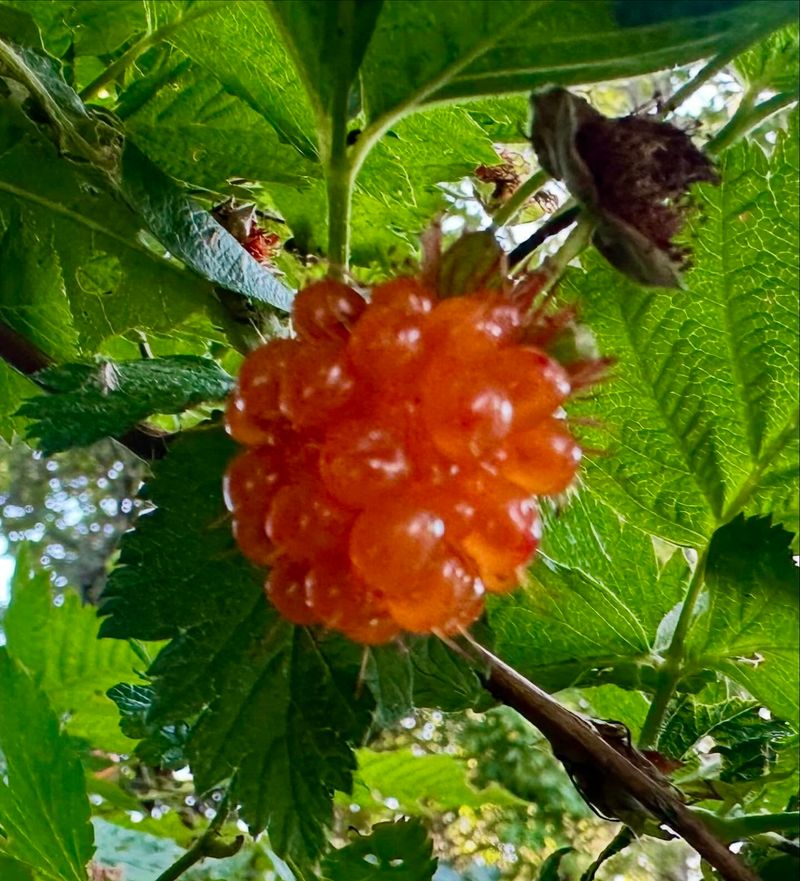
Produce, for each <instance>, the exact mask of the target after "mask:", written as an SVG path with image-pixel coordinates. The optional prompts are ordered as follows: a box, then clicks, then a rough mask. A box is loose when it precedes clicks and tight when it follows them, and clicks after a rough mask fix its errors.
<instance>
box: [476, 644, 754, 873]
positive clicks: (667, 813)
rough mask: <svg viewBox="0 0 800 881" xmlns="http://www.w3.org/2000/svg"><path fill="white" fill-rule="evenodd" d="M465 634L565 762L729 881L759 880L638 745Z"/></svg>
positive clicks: (494, 679) (493, 685) (498, 690)
mask: <svg viewBox="0 0 800 881" xmlns="http://www.w3.org/2000/svg"><path fill="white" fill-rule="evenodd" d="M465 638H466V639H467V641H468V644H469V645H470V647H471V649H472V651H473V652H474V653H475V654H476V655H477V657H478V659H479V661H480V662H481V663H482V664H483V665H484V666H485V668H487V669H488V673H486V674H484V677H483V679H484V684H485V686H486V688H487V690H488V691H489V692H490V693H491V694H492V695H493V696H494V697H495V698H497V699H498V700H500V701H502V702H503V703H504V704H506V705H508V706H510V707H512V708H513V709H515V710H516V711H517V712H518V713H520V714H521V715H522V716H524V717H525V718H526V719H527V720H528V721H529V722H531V723H532V724H533V725H535V726H536V727H537V728H538V729H539V731H541V733H542V734H543V735H544V736H545V737H546V738H547V739H548V740H549V741H550V745H551V746H552V747H553V750H554V752H555V754H556V756H557V757H558V758H559V759H560V761H562V762H564V763H566V764H567V765H570V766H582V767H586V768H591V769H592V772H593V773H594V774H595V775H600V776H602V778H603V779H604V780H605V781H606V782H607V783H608V785H609V786H610V787H613V788H614V789H615V790H616V791H618V792H619V793H620V794H621V795H623V796H626V797H627V798H628V799H629V800H630V801H632V802H633V803H636V802H638V803H639V804H640V805H641V806H642V808H644V809H645V810H646V811H647V812H649V813H650V814H652V815H653V816H654V817H656V818H657V819H658V820H659V821H660V822H661V823H663V824H665V825H667V826H669V827H670V828H671V829H673V830H674V831H675V832H677V833H678V834H679V835H680V836H681V837H682V838H684V839H685V840H686V841H687V842H688V843H689V844H690V845H691V846H692V847H694V848H695V850H696V851H697V852H698V853H699V854H700V855H701V856H702V857H703V858H704V859H705V860H706V861H707V862H708V863H709V864H710V865H711V866H713V867H714V868H715V869H717V871H718V872H719V873H720V875H721V877H722V878H723V879H725V881H758V878H757V876H756V875H755V874H753V872H751V871H750V869H748V868H747V867H746V866H745V865H744V864H743V863H742V862H741V860H739V858H738V857H737V856H736V855H735V854H733V853H732V852H731V851H730V850H728V848H727V847H726V846H725V844H724V843H723V842H721V841H720V840H719V839H717V838H716V837H715V836H714V835H713V834H712V833H711V832H710V831H709V829H708V827H707V826H706V825H705V823H703V822H702V821H701V820H699V819H698V818H697V817H696V816H695V815H693V814H692V812H691V811H690V810H689V809H688V808H687V807H686V805H685V804H684V803H683V802H682V801H681V799H680V797H679V796H678V794H677V792H676V791H675V790H674V788H673V787H672V786H671V785H670V783H669V781H668V780H667V779H666V778H664V777H662V776H661V775H660V774H658V772H657V771H655V769H652V770H648V771H647V772H645V771H644V770H643V767H644V765H642V766H641V767H640V766H638V765H637V764H634V762H633V761H632V760H631V758H629V755H630V756H633V757H637V756H638V755H639V754H637V753H636V751H635V750H633V748H632V747H630V748H629V750H628V753H627V754H625V753H623V752H621V751H620V750H618V749H616V748H615V747H614V746H612V745H611V743H610V742H608V741H607V740H606V739H605V738H603V737H602V736H601V735H600V733H599V732H598V730H596V728H595V727H593V725H592V724H591V722H590V721H589V720H588V719H585V718H584V717H582V716H579V715H578V714H577V713H573V712H572V711H570V710H568V709H567V708H566V707H564V706H562V705H561V704H560V703H559V702H558V701H557V700H555V698H553V697H551V696H550V695H549V694H547V692H545V691H543V690H542V689H540V688H539V687H538V686H536V685H534V684H533V683H532V682H530V681H528V680H527V679H525V678H524V677H523V676H522V675H520V674H519V673H517V671H516V670H514V669H513V668H511V667H509V666H508V665H507V664H506V663H504V662H503V661H501V660H500V659H499V658H498V657H496V656H495V655H493V654H492V653H491V652H489V651H488V650H487V649H485V648H484V647H483V646H482V645H480V644H479V643H477V642H475V641H474V640H473V639H472V638H471V637H469V636H466V637H465ZM641 758H642V761H643V762H645V761H646V760H644V757H641ZM651 768H652V766H651Z"/></svg>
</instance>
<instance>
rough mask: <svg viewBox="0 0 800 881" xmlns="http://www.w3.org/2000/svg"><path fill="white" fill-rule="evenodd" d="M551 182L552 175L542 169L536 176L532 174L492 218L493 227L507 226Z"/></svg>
mask: <svg viewBox="0 0 800 881" xmlns="http://www.w3.org/2000/svg"><path fill="white" fill-rule="evenodd" d="M549 180H550V175H549V174H548V173H547V172H546V171H545V170H544V169H543V168H540V169H539V171H537V172H536V173H535V174H532V175H531V176H530V177H529V178H528V179H527V180H526V181H524V182H523V183H522V184H521V185H520V186H519V187H517V189H516V190H515V191H514V192H513V193H512V194H511V196H510V197H509V199H508V201H507V202H505V203H504V204H502V205H501V206H500V207H499V208H498V209H497V211H495V213H494V216H493V217H492V225H493V226H505V225H506V224H507V223H508V222H509V221H510V220H513V218H514V216H515V215H516V214H517V213H518V212H519V211H521V210H522V208H524V207H525V203H526V202H527V201H528V199H530V197H531V196H533V195H534V193H538V192H539V190H540V189H541V188H542V187H543V186H544V185H545V184H546V183H547V181H549Z"/></svg>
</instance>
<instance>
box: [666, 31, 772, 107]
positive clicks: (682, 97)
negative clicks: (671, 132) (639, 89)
mask: <svg viewBox="0 0 800 881" xmlns="http://www.w3.org/2000/svg"><path fill="white" fill-rule="evenodd" d="M761 36H762V34H761V32H760V31H759V32H757V33H754V32H753V31H750V32H749V33H748V35H747V36H746V37H745V38H744V39H742V40H737V41H736V42H735V43H731V45H730V46H729V47H728V48H727V49H723V50H722V51H721V52H718V53H717V54H716V55H715V56H714V57H713V58H712V59H711V60H710V61H709V62H708V63H707V64H706V65H704V66H703V68H702V69H701V70H699V71H698V72H697V73H696V74H695V75H694V76H693V77H692V78H691V79H690V80H689V82H688V83H684V84H683V85H682V86H681V87H680V88H679V89H678V91H677V92H675V94H674V95H672V96H671V97H670V98H669V99H668V100H667V101H665V102H664V104H662V106H661V112H660V113H659V116H667V114H669V113H672V112H673V110H677V109H678V108H679V107H680V106H681V104H683V103H684V102H685V101H687V100H688V99H689V98H691V96H692V95H693V94H694V93H695V92H696V91H697V90H698V89H699V88H700V87H701V86H704V85H705V84H706V83H707V82H708V81H709V80H710V79H711V77H713V76H714V75H715V74H717V73H719V72H720V71H721V70H722V68H723V67H725V65H726V64H729V63H730V62H731V61H733V59H734V58H735V57H736V56H737V55H739V54H741V53H742V52H744V51H745V50H746V49H747V48H749V47H750V46H751V45H752V44H753V43H754V42H755V41H756V40H758V39H760V37H761Z"/></svg>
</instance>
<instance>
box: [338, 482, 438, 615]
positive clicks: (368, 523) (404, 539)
mask: <svg viewBox="0 0 800 881" xmlns="http://www.w3.org/2000/svg"><path fill="white" fill-rule="evenodd" d="M444 533H445V523H444V520H443V519H442V517H441V516H440V515H439V514H437V513H436V512H435V511H432V510H429V509H427V508H425V507H422V506H421V505H418V504H417V503H416V502H415V501H413V500H409V499H407V498H404V497H402V496H401V497H399V498H395V499H391V500H390V501H388V502H387V503H386V504H385V505H381V506H376V507H374V508H368V509H367V510H366V511H363V512H362V513H361V514H359V516H358V517H357V519H356V522H355V523H354V524H353V529H352V531H351V533H350V559H351V561H352V563H353V566H354V567H355V570H356V572H358V574H359V575H360V576H361V577H362V578H363V579H364V580H365V581H366V582H367V584H369V585H370V587H373V588H375V589H376V590H379V591H381V592H382V593H384V594H385V595H386V598H387V602H388V601H389V598H390V597H391V596H395V595H401V594H403V593H404V592H405V590H406V588H407V587H408V585H409V584H410V583H413V582H414V580H415V579H416V578H417V576H418V575H419V573H420V572H421V571H422V570H423V569H424V568H425V566H427V565H428V563H429V562H430V561H431V560H432V559H433V558H434V556H435V555H436V553H437V552H438V551H439V549H440V548H441V545H442V539H443V537H444Z"/></svg>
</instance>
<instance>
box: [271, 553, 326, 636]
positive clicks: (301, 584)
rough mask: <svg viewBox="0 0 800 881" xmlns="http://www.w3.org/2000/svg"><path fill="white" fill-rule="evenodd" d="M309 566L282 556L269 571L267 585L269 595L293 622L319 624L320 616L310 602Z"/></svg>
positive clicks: (282, 612)
mask: <svg viewBox="0 0 800 881" xmlns="http://www.w3.org/2000/svg"><path fill="white" fill-rule="evenodd" d="M307 572H308V566H307V565H306V564H305V563H298V562H297V561H295V560H290V559H287V558H286V557H281V558H280V559H279V560H278V561H277V562H276V563H275V566H274V567H273V568H272V570H271V571H270V573H269V577H268V578H267V582H266V585H265V589H266V593H267V597H268V598H269V601H270V602H271V603H272V605H273V606H275V608H276V609H277V610H278V612H280V614H281V615H282V616H283V617H284V618H286V619H287V620H288V621H291V622H292V623H293V624H300V625H305V624H317V623H318V622H319V617H318V616H317V614H316V613H315V611H314V609H312V607H311V605H310V603H309V602H308V597H307V594H306V584H305V580H306V574H307Z"/></svg>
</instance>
